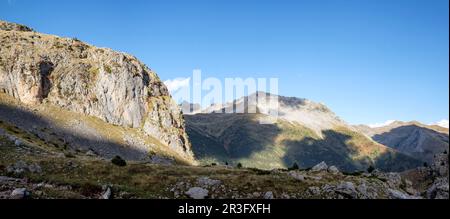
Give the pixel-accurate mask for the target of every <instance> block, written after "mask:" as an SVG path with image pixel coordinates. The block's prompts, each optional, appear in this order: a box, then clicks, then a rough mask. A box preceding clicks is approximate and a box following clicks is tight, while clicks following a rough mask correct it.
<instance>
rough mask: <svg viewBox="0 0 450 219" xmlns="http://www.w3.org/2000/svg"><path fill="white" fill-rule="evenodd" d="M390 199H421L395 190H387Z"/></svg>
mask: <svg viewBox="0 0 450 219" xmlns="http://www.w3.org/2000/svg"><path fill="white" fill-rule="evenodd" d="M388 191H389V195H390V197H391V198H392V199H421V197H417V196H411V195H408V194H406V193H403V192H401V191H398V190H395V189H388Z"/></svg>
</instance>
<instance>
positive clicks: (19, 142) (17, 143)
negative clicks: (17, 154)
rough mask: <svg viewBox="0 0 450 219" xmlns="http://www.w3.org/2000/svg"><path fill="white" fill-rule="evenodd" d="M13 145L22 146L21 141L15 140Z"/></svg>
mask: <svg viewBox="0 0 450 219" xmlns="http://www.w3.org/2000/svg"><path fill="white" fill-rule="evenodd" d="M14 144H15V145H16V146H21V145H22V141H20V140H19V139H16V140H15V141H14Z"/></svg>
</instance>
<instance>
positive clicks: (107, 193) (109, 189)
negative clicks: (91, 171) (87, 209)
mask: <svg viewBox="0 0 450 219" xmlns="http://www.w3.org/2000/svg"><path fill="white" fill-rule="evenodd" d="M111 195H112V192H111V188H110V187H108V188H107V189H106V191H105V192H104V193H103V195H102V199H111Z"/></svg>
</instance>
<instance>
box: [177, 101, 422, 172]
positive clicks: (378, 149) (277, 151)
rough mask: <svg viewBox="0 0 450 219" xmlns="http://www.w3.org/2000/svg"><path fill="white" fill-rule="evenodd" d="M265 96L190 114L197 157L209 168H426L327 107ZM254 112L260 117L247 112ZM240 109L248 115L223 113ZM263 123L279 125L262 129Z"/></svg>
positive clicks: (188, 119)
mask: <svg viewBox="0 0 450 219" xmlns="http://www.w3.org/2000/svg"><path fill="white" fill-rule="evenodd" d="M262 94H263V93H255V94H252V95H250V96H247V97H243V98H240V99H238V100H235V101H233V102H232V103H227V104H223V105H214V106H211V107H209V108H207V109H205V110H203V111H202V113H197V114H193V115H185V121H186V131H187V133H188V135H189V138H190V140H191V142H192V147H193V151H194V154H195V156H196V158H197V159H199V160H200V161H201V162H203V163H204V164H208V163H212V162H220V163H229V164H237V163H241V164H243V165H244V166H247V167H256V168H263V169H273V168H287V167H290V166H292V165H293V164H294V163H297V164H298V165H299V166H300V167H301V168H309V167H312V166H313V165H315V164H317V163H319V162H321V161H325V162H326V163H328V164H331V165H335V166H338V167H339V168H340V169H342V170H345V171H356V170H365V169H367V168H368V167H369V166H375V167H377V168H379V169H382V170H388V171H399V170H405V169H410V168H413V167H417V166H419V165H422V162H420V161H419V160H417V159H415V158H412V157H410V156H408V155H405V154H403V153H400V152H398V151H397V150H395V149H392V148H389V147H386V146H384V145H382V144H379V143H377V142H375V141H373V140H372V139H370V138H369V137H367V136H366V135H364V134H362V133H360V132H359V130H358V129H356V128H355V127H352V126H351V125H348V124H347V123H345V122H344V121H343V120H341V119H340V118H339V117H337V116H336V115H335V114H334V113H333V112H332V111H331V110H330V109H328V108H327V107H326V106H325V105H323V104H320V103H315V102H313V101H310V100H307V99H299V98H295V97H283V96H275V95H271V94H267V95H266V96H267V97H266V98H264V99H262V100H261V99H258V96H259V95H262ZM274 98H276V99H278V102H279V111H278V117H274V116H273V115H272V116H271V115H270V114H271V113H270V111H271V110H273V109H271V106H270V104H269V103H270V100H271V99H274ZM254 108H256V113H248V109H254ZM236 109H244V111H243V112H244V113H221V112H236ZM217 112H219V113H217ZM261 120H272V121H275V123H273V124H261V123H260V121H261Z"/></svg>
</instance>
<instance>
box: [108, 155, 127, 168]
mask: <svg viewBox="0 0 450 219" xmlns="http://www.w3.org/2000/svg"><path fill="white" fill-rule="evenodd" d="M111 162H112V163H113V164H114V165H117V166H119V167H123V166H126V165H127V162H126V161H125V160H124V159H122V158H121V157H120V156H115V157H114V158H113V159H112V160H111Z"/></svg>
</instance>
